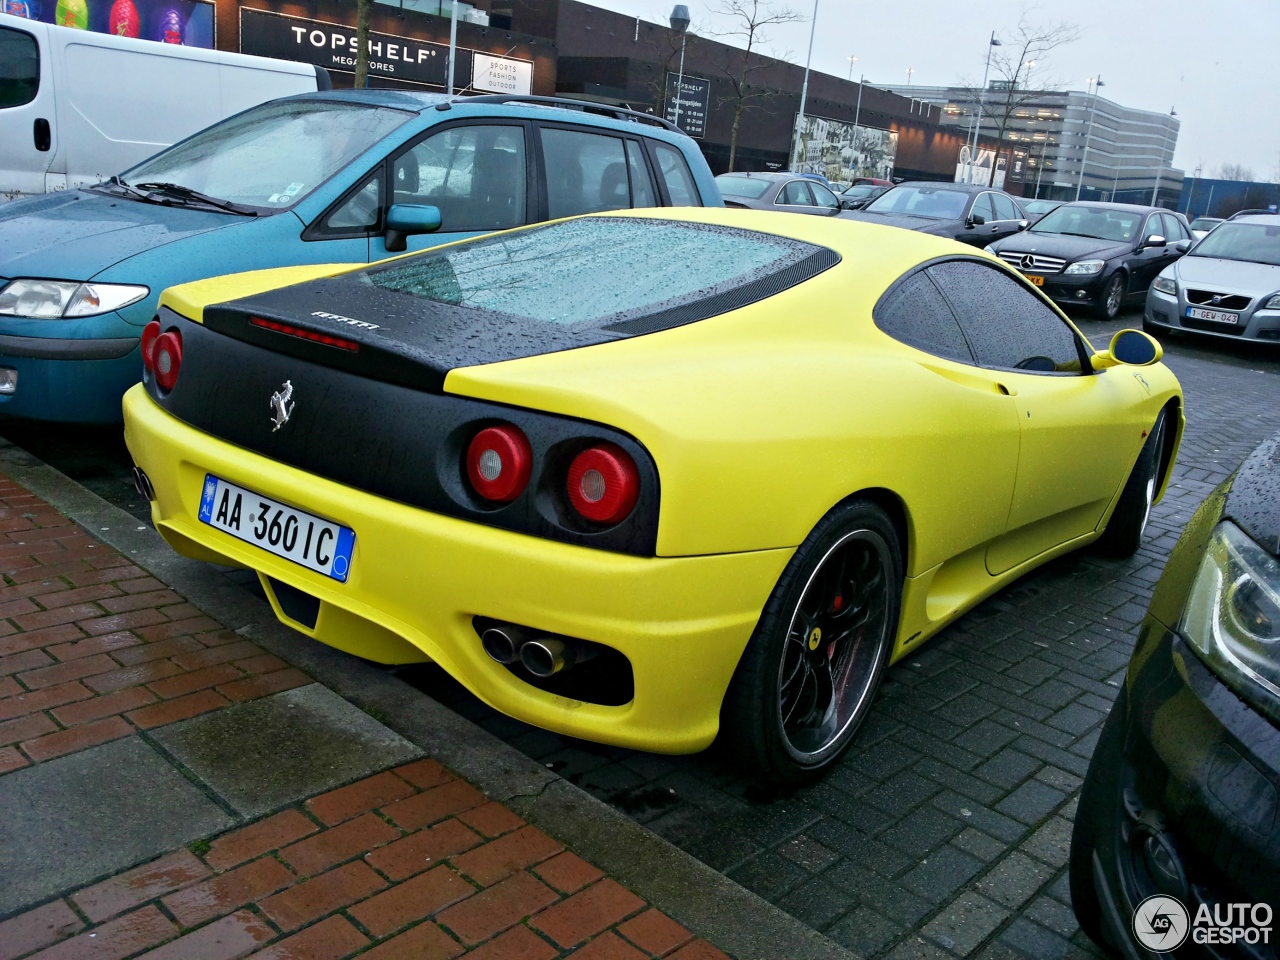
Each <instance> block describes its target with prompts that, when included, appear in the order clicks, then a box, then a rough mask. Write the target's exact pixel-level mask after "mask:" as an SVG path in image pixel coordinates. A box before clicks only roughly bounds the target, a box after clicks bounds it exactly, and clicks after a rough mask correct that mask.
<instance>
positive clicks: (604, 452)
mask: <svg viewBox="0 0 1280 960" xmlns="http://www.w3.org/2000/svg"><path fill="white" fill-rule="evenodd" d="M143 352H144V358H145V363H146V367H147V372H146V377H145V381H144V383H143V384H141V385H139V386H137V387H135V388H133V389H132V390H130V391H129V393H128V395H127V396H126V397H125V402H124V407H125V411H124V412H125V425H126V426H125V429H126V437H127V440H128V444H129V449H130V451H131V452H132V454H133V457H134V460H135V462H136V463H137V466H138V476H137V478H138V481H139V485H140V487H141V488H142V489H143V490H144V491H146V492H147V493H148V495H149V496H150V497H151V499H152V515H153V517H154V519H155V524H156V527H157V529H158V530H159V531H160V532H161V533H162V534H163V535H164V537H165V539H166V540H168V542H169V543H170V544H172V545H173V547H174V548H175V549H177V550H178V551H179V552H181V553H183V554H186V555H188V556H192V557H197V558H202V559H207V560H212V561H215V562H218V563H224V564H234V565H239V566H244V567H250V568H252V569H254V570H256V571H257V572H258V573H259V575H260V577H261V580H262V584H263V586H264V588H265V589H266V591H267V594H268V595H269V596H270V598H271V602H272V605H273V606H274V607H275V610H276V613H277V614H278V615H279V617H280V618H281V619H282V620H283V621H284V622H286V623H288V624H289V625H290V626H292V627H294V628H296V629H297V630H299V631H301V632H302V633H304V634H306V635H308V636H311V637H314V638H315V639H317V640H320V641H322V642H324V643H328V644H332V645H333V646H336V647H339V648H341V649H343V650H347V651H350V652H352V653H354V654H358V655H359V656H362V657H366V658H369V659H371V660H376V661H379V662H383V663H409V662H415V661H425V660H428V659H429V660H433V661H435V662H436V663H438V664H440V665H441V666H442V667H443V668H444V669H445V670H447V671H448V672H449V673H450V674H452V675H453V676H454V677H456V678H457V679H458V680H460V681H461V682H462V683H464V684H465V685H466V686H467V687H468V688H470V689H471V690H472V691H474V692H475V694H476V695H477V696H479V697H481V698H482V699H483V700H485V701H486V702H487V703H490V704H492V705H493V706H495V707H497V708H498V709H500V710H502V711H504V712H506V713H508V714H510V715H512V716H514V717H519V718H520V719H522V720H525V721H528V722H529V723H533V724H537V725H539V726H543V727H547V728H549V729H552V730H556V731H559V732H561V733H565V734H569V735H572V736H576V737H584V738H587V739H590V740H597V741H603V742H606V743H613V744H621V745H625V746H629V747H637V748H641V749H645V750H655V751H662V752H670V753H685V752H692V751H696V750H701V749H703V748H704V747H706V746H707V745H709V744H710V743H711V742H712V740H713V739H715V738H716V736H717V734H720V735H722V736H723V737H725V738H726V741H727V742H728V743H729V744H730V746H731V747H732V748H733V749H734V750H736V751H737V753H738V754H739V755H740V756H741V758H742V759H743V760H744V762H745V763H746V764H748V765H749V767H750V768H751V769H752V770H754V771H755V773H756V774H757V775H758V776H759V777H761V778H766V779H769V780H773V781H792V782H794V781H798V780H802V779H805V778H807V777H810V776H812V775H814V774H816V773H818V772H820V771H821V770H823V769H824V768H826V767H828V766H829V765H830V764H831V763H832V762H833V761H834V760H835V759H836V757H837V756H838V755H839V754H840V752H841V751H842V750H843V749H844V748H845V747H846V746H847V745H848V744H849V742H850V740H851V739H852V737H853V735H854V733H855V732H856V730H857V728H858V726H859V724H860V723H861V721H862V720H863V718H864V717H865V715H866V713H867V710H868V708H869V706H870V702H871V700H872V697H873V696H874V694H875V690H876V687H877V684H878V682H879V680H880V678H881V676H882V675H883V673H884V670H885V668H886V666H887V665H888V664H889V663H891V662H893V661H894V660H895V659H897V658H899V657H902V656H904V655H905V654H907V653H908V652H909V651H912V650H914V649H915V648H917V647H918V646H919V645H920V644H922V643H923V642H924V641H926V640H927V639H928V638H929V637H930V636H931V635H932V634H934V633H936V632H937V631H938V630H939V629H941V628H942V627H943V626H944V625H946V624H947V623H949V622H951V621H952V620H954V619H955V618H956V617H958V616H959V615H960V614H961V613H963V612H964V611H965V610H967V609H968V608H970V607H972V606H973V605H974V604H975V603H977V602H978V601H979V600H981V599H982V598H983V597H985V596H987V595H989V594H991V593H992V592H993V591H995V590H997V589H999V588H1000V587H1001V586H1003V585H1004V584H1007V583H1009V582H1010V581H1011V580H1013V579H1014V578H1016V577H1018V576H1019V575H1021V574H1023V573H1025V572H1026V571H1027V570H1030V569H1031V568H1032V567H1034V566H1036V565H1037V564H1040V563H1044V562H1045V561H1046V560H1048V559H1050V558H1051V557H1055V556H1058V555H1060V554H1062V553H1064V552H1066V551H1068V550H1073V549H1076V548H1077V547H1081V546H1084V545H1085V544H1088V543H1091V542H1093V541H1099V544H1100V545H1101V546H1102V547H1104V548H1106V549H1107V550H1109V551H1111V552H1113V553H1129V552H1132V551H1133V550H1135V549H1136V548H1137V547H1138V544H1139V543H1140V540H1141V536H1142V531H1143V527H1144V526H1145V523H1146V518H1147V514H1148V512H1149V510H1150V508H1151V504H1152V503H1153V502H1154V501H1155V499H1156V498H1157V497H1158V496H1159V495H1160V493H1161V492H1162V491H1163V486H1164V484H1165V482H1166V479H1167V477H1168V476H1169V472H1170V466H1171V464H1172V462H1173V459H1174V456H1175V453H1176V450H1177V447H1178V442H1179V439H1180V437H1181V433H1182V428H1183V423H1184V421H1183V415H1182V395H1181V391H1180V389H1179V386H1178V383H1177V380H1176V379H1175V378H1174V376H1173V374H1172V373H1171V372H1170V371H1169V370H1168V369H1166V368H1165V367H1164V366H1163V365H1162V364H1161V363H1160V362H1159V360H1160V348H1159V345H1158V344H1157V343H1156V342H1155V341H1154V340H1152V339H1151V338H1149V337H1147V336H1146V335H1145V334H1143V333H1140V332H1138V331H1125V332H1122V333H1120V334H1117V336H1116V338H1115V339H1114V340H1113V341H1112V344H1111V349H1110V350H1109V351H1107V352H1101V353H1098V352H1095V351H1094V350H1093V349H1092V348H1091V347H1090V346H1089V345H1088V343H1087V342H1086V340H1085V339H1084V338H1083V337H1081V336H1080V334H1079V333H1078V332H1077V331H1076V330H1075V328H1074V327H1073V326H1072V325H1071V323H1070V322H1069V321H1067V320H1066V319H1065V318H1064V317H1063V315H1062V314H1061V313H1059V312H1058V310H1057V309H1056V308H1055V307H1054V306H1053V305H1052V304H1051V303H1049V302H1048V301H1047V300H1046V299H1045V298H1044V297H1043V296H1041V295H1040V294H1039V293H1038V292H1036V290H1035V289H1034V288H1032V287H1030V286H1028V285H1027V282H1026V281H1025V280H1024V279H1023V278H1022V277H1020V276H1019V275H1018V274H1016V273H1014V272H1013V271H1011V270H1010V269H1008V268H1007V267H1005V266H1004V265H1003V264H1001V263H1000V262H998V261H997V260H995V258H993V257H990V256H988V255H986V254H983V253H981V252H978V251H975V250H974V249H973V248H972V247H965V246H961V245H960V244H957V243H953V242H951V241H949V240H943V239H939V238H936V237H929V236H923V235H921V234H919V233H913V232H908V231H905V230H897V229H894V228H891V227H881V226H875V225H871V224H863V223H852V222H849V221H844V220H839V219H821V218H817V217H802V216H791V215H785V214H774V213H756V212H752V211H741V210H738V211H728V210H719V209H710V208H708V209H682V210H670V209H662V210H650V211H640V210H637V211H630V212H626V213H618V214H608V215H599V216H591V217H582V218H577V219H570V220H562V221H556V222H552V223H548V224H541V225H537V226H532V227H529V228H526V229H523V230H516V231H512V232H508V233H503V234H495V235H491V236H488V237H483V238H480V239H473V240H467V241H463V242H460V243H456V244H452V245H449V246H443V247H437V248H435V249H432V250H428V251H425V252H422V253H416V254H413V255H410V256H407V257H401V258H397V259H393V260H388V261H384V262H382V263H379V264H375V265H373V266H368V265H359V266H347V267H344V266H330V267H314V266H312V267H297V268H286V269H282V270H270V271H262V272H258V273H249V274H240V275H235V276H230V277H222V278H218V279H214V280H208V281H202V282H198V283H193V284H187V285H184V286H181V287H175V288H173V289H171V290H169V291H167V292H166V293H165V294H164V297H163V299H162V300H161V307H160V310H159V315H158V316H157V318H156V320H155V321H154V322H153V323H152V324H151V325H150V326H149V327H148V328H147V331H146V333H145V335H144V337H143Z"/></svg>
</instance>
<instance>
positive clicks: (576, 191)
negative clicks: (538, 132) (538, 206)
mask: <svg viewBox="0 0 1280 960" xmlns="http://www.w3.org/2000/svg"><path fill="white" fill-rule="evenodd" d="M542 156H543V160H544V162H545V164H546V170H547V215H548V216H549V217H550V218H551V219H552V220H555V219H558V218H560V217H572V216H575V215H577V214H580V213H595V212H596V211H599V210H626V209H627V208H628V207H630V206H631V191H630V187H629V186H628V178H627V157H626V154H625V153H624V151H623V146H622V140H620V139H619V138H618V137H609V136H604V135H603V134H599V133H586V132H585V131H581V130H556V129H551V128H547V127H544V128H542Z"/></svg>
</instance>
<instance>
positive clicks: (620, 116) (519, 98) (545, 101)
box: [464, 93, 684, 133]
mask: <svg viewBox="0 0 1280 960" xmlns="http://www.w3.org/2000/svg"><path fill="white" fill-rule="evenodd" d="M464 102H465V103H532V104H541V105H542V106H547V107H560V108H561V109H564V110H581V111H582V112H583V113H598V114H601V115H602V116H606V117H612V118H613V119H615V120H630V121H632V122H633V123H652V124H653V125H654V126H658V127H662V128H663V129H666V130H670V131H672V132H673V133H684V131H683V130H681V129H680V128H679V127H677V126H676V125H675V124H674V123H672V122H671V121H670V120H668V119H666V118H665V117H657V116H654V115H653V114H652V113H641V112H640V111H639V110H628V109H626V108H625V107H613V106H610V105H609V104H607V103H596V102H595V101H594V100H568V99H564V98H561V97H540V96H535V95H532V94H507V93H494V94H484V95H482V96H479V97H467V98H466V100H465V101H464Z"/></svg>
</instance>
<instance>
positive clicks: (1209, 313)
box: [1187, 307, 1240, 323]
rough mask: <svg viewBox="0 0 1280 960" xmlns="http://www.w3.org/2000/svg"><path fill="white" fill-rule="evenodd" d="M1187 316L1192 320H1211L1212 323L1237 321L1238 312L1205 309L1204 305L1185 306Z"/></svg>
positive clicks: (1238, 318) (1238, 320)
mask: <svg viewBox="0 0 1280 960" xmlns="http://www.w3.org/2000/svg"><path fill="white" fill-rule="evenodd" d="M1187 316H1188V317H1190V318H1191V319H1192V320H1212V321H1213V322H1214V323H1239V322H1240V314H1238V313H1227V312H1226V311H1225V310H1206V309H1204V307H1187Z"/></svg>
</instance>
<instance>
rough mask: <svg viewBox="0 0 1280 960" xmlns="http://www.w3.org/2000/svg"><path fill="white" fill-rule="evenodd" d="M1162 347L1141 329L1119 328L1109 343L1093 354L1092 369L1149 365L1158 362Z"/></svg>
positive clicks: (1162, 354) (1162, 350)
mask: <svg viewBox="0 0 1280 960" xmlns="http://www.w3.org/2000/svg"><path fill="white" fill-rule="evenodd" d="M1163 356H1164V348H1163V347H1161V346H1160V343H1159V341H1158V340H1156V339H1155V338H1154V337H1152V336H1151V335H1150V334H1146V333H1143V332H1142V331H1141V330H1121V331H1120V332H1119V333H1117V334H1116V335H1115V336H1114V337H1112V338H1111V345H1110V346H1109V347H1108V348H1107V349H1106V350H1104V351H1102V352H1100V353H1095V354H1094V355H1093V369H1095V370H1105V369H1106V368H1107V367H1115V366H1119V365H1120V364H1124V365H1125V366H1128V367H1149V366H1151V364H1153V363H1158V362H1160V359H1161V358H1162V357H1163Z"/></svg>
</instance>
